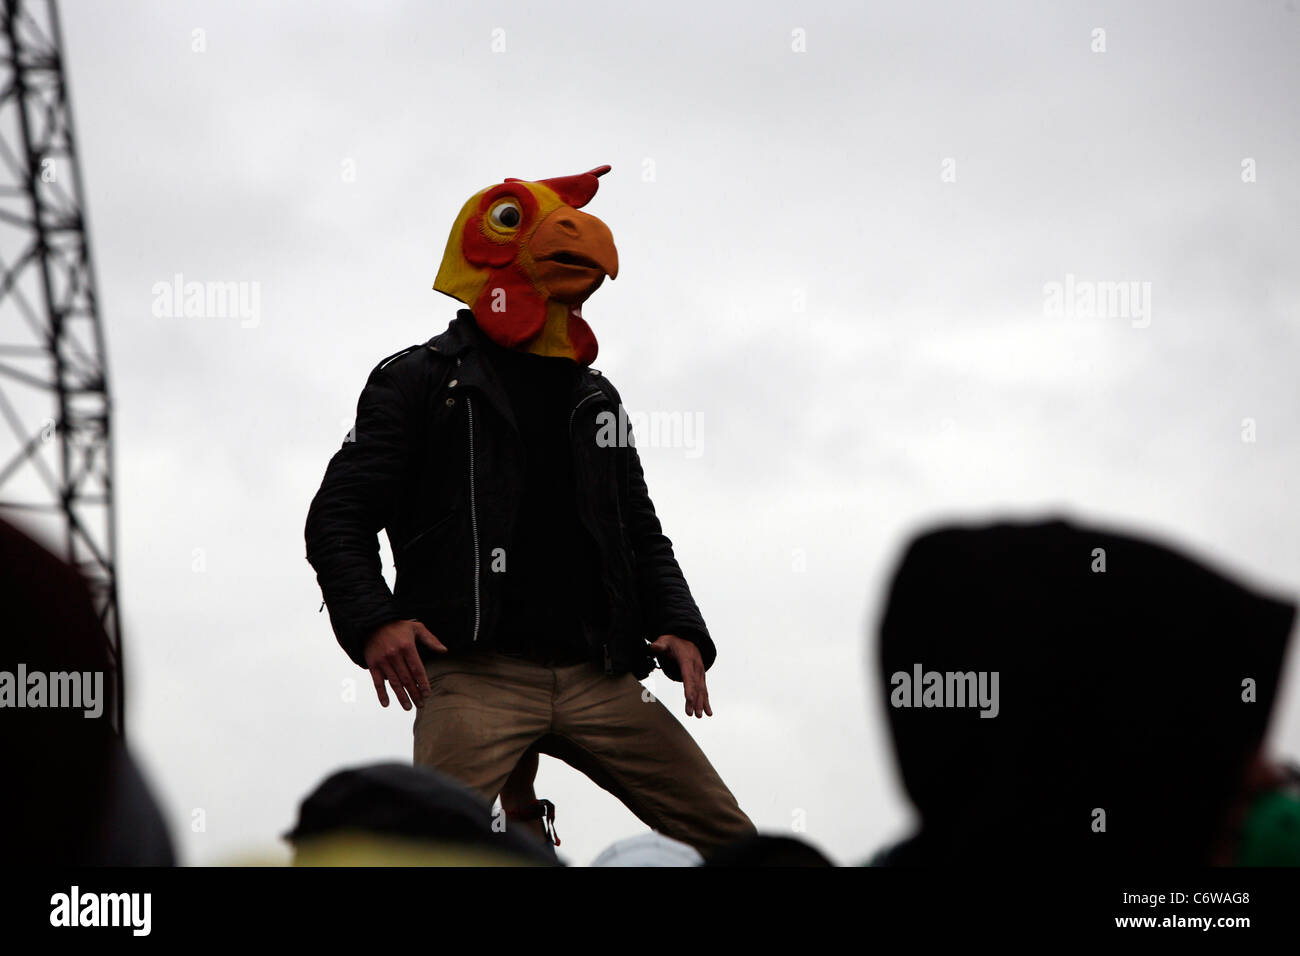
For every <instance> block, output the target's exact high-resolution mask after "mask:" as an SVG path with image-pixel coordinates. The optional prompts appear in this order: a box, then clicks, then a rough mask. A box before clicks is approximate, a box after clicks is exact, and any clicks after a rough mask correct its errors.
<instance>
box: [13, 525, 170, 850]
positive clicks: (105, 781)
mask: <svg viewBox="0 0 1300 956" xmlns="http://www.w3.org/2000/svg"><path fill="white" fill-rule="evenodd" d="M0 622H2V623H0V767H2V768H3V784H0V819H3V820H4V821H6V829H5V837H4V850H3V855H4V859H5V860H6V862H9V863H39V864H51V865H59V864H70V865H113V866H132V865H158V866H167V865H171V864H172V863H173V862H174V858H173V855H172V847H171V841H170V839H169V837H168V835H167V828H166V826H165V825H164V823H163V820H162V816H161V814H160V813H159V811H158V807H157V804H155V803H154V800H153V797H152V796H151V795H150V793H149V790H148V787H147V786H146V785H145V782H144V781H143V779H142V778H141V776H140V774H139V772H138V770H137V769H136V767H135V764H134V763H133V762H132V760H131V758H130V756H129V755H128V753H127V751H126V748H125V747H124V746H123V744H122V741H121V739H120V738H119V737H118V735H117V733H116V731H115V730H114V729H113V727H112V723H111V721H112V714H113V713H114V709H115V707H116V703H115V700H114V697H113V693H114V681H113V679H112V671H111V670H110V663H111V662H110V658H109V651H108V638H107V636H106V635H105V633H104V629H103V627H102V626H101V624H100V622H99V618H98V616H97V615H96V613H95V609H94V606H93V604H92V602H91V597H90V592H89V590H88V589H87V587H86V582H85V581H84V580H83V579H82V577H81V575H80V574H78V573H77V572H76V571H75V570H74V569H73V568H71V567H70V566H68V565H67V564H65V563H64V562H63V561H61V560H60V559H59V558H57V557H55V556H54V555H53V554H51V553H50V552H49V551H47V550H45V548H43V547H41V546H40V545H39V544H37V543H36V542H35V541H33V540H32V539H31V538H29V537H27V535H25V534H23V533H22V532H21V531H19V530H18V529H17V528H15V527H13V526H12V525H10V524H8V523H6V522H4V521H0Z"/></svg>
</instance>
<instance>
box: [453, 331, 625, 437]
mask: <svg viewBox="0 0 1300 956" xmlns="http://www.w3.org/2000/svg"><path fill="white" fill-rule="evenodd" d="M427 344H428V346H429V348H431V349H433V350H434V351H435V352H437V353H438V354H439V355H445V356H447V357H448V358H452V359H455V360H456V371H455V372H454V373H453V378H455V379H456V381H457V384H458V386H461V387H465V388H473V389H475V390H477V391H479V392H481V393H482V394H483V395H485V396H486V397H487V399H488V401H490V402H491V403H492V404H493V405H494V406H495V407H496V409H497V411H498V412H500V413H501V415H502V416H503V417H504V418H505V419H506V421H508V422H509V423H510V425H511V427H513V428H514V429H516V430H518V428H519V425H518V423H517V422H516V421H515V415H514V411H513V410H512V409H511V407H510V400H509V398H508V397H507V396H506V393H505V389H504V388H503V387H502V385H501V383H500V381H499V380H498V379H497V375H496V372H495V370H494V369H493V368H492V365H491V362H489V361H484V360H483V357H484V353H485V352H488V351H489V349H488V346H489V345H490V344H491V340H490V339H488V337H487V335H486V334H485V333H484V332H483V330H482V329H481V328H479V325H478V322H477V321H476V320H475V318H474V313H473V312H471V311H470V310H469V309H460V310H458V311H457V312H456V317H455V318H454V319H452V320H451V324H450V325H448V326H447V329H446V331H445V332H442V333H440V334H439V335H435V336H434V337H433V338H432V339H430V340H429V342H428V343H427ZM595 374H599V373H595V372H593V371H592V370H591V369H589V368H582V369H581V370H580V374H579V375H578V381H577V385H576V387H575V391H574V402H575V403H576V402H578V401H581V400H582V397H583V396H585V395H586V394H588V393H589V392H591V390H592V387H593V384H594V383H593V382H592V377H593V375H595ZM602 394H603V391H602Z"/></svg>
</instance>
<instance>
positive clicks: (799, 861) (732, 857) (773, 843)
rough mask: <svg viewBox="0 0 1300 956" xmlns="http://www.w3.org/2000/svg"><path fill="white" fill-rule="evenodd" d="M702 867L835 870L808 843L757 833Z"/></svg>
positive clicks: (824, 857) (738, 842)
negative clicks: (786, 867)
mask: <svg viewBox="0 0 1300 956" xmlns="http://www.w3.org/2000/svg"><path fill="white" fill-rule="evenodd" d="M704 865H705V866H834V865H835V864H834V863H832V862H831V861H830V860H829V859H827V857H826V855H825V854H823V853H822V852H821V851H820V850H818V849H817V848H816V847H814V846H813V845H812V844H811V843H806V842H804V841H803V840H799V839H796V838H795V837H788V836H774V835H772V834H767V833H759V834H756V835H754V836H752V837H746V838H745V839H743V840H738V841H737V842H735V843H733V844H731V845H730V846H725V847H723V848H722V849H720V850H718V851H717V852H716V853H712V854H710V855H709V858H708V860H707V861H706V862H705V864H704Z"/></svg>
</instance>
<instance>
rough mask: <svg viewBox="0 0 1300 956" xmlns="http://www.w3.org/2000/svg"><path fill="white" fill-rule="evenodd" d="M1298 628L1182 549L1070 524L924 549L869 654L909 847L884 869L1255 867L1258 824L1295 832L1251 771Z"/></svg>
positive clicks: (920, 546)
mask: <svg viewBox="0 0 1300 956" xmlns="http://www.w3.org/2000/svg"><path fill="white" fill-rule="evenodd" d="M1294 615H1295V607H1294V605H1293V604H1291V603H1289V602H1287V601H1282V600H1278V599H1275V598H1270V597H1266V596H1263V595H1261V594H1258V593H1256V592H1254V591H1252V590H1250V589H1247V588H1246V587H1244V586H1242V585H1240V584H1238V583H1236V582H1234V581H1232V580H1230V579H1228V578H1227V577H1225V576H1224V575H1222V574H1220V573H1218V572H1216V571H1214V570H1211V569H1210V568H1208V567H1206V566H1205V565H1203V564H1202V563H1200V562H1198V561H1196V560H1193V559H1192V558H1190V557H1187V556H1185V555H1183V554H1180V553H1179V552H1177V551H1175V550H1172V549H1170V548H1167V547H1164V546H1161V545H1159V544H1156V543H1152V542H1149V541H1143V540H1139V539H1137V538H1134V537H1130V536H1127V535H1121V534H1114V533H1109V532H1106V531H1102V530H1095V529H1090V528H1082V527H1077V526H1075V525H1073V524H1069V523H1066V522H1064V521H1048V522H1043V523H1025V524H1012V523H1006V524H994V525H989V526H984V527H969V528H967V527H954V528H945V529H942V530H938V531H933V532H931V533H927V534H923V535H921V536H920V537H919V538H917V539H916V540H915V541H913V543H912V544H911V546H910V547H909V548H908V550H907V553H906V555H905V556H904V558H903V560H902V563H901V565H900V567H899V568H898V571H897V573H896V575H895V577H894V580H893V584H892V587H891V589H890V593H889V598H888V606H887V608H886V611H885V613H884V616H883V619H882V622H881V627H880V645H879V651H880V656H879V663H880V679H881V682H882V686H883V691H884V697H885V707H886V710H887V713H888V720H889V725H890V729H891V731H892V736H893V742H894V747H895V751H896V755H897V759H898V766H899V770H900V772H901V774H902V779H903V783H904V785H905V787H906V789H907V793H908V796H909V797H910V798H911V800H912V802H913V803H914V804H915V806H916V809H917V811H918V813H919V814H920V820H921V829H920V832H919V834H917V835H916V836H914V837H913V838H912V839H910V840H908V841H905V842H904V843H902V844H900V845H898V846H896V847H893V848H891V849H890V850H888V851H887V852H885V853H884V854H882V855H881V856H880V857H879V858H878V860H877V862H884V863H892V864H901V865H909V864H915V865H930V864H962V865H976V866H989V865H999V864H1012V863H1017V862H1025V861H1033V862H1043V863H1051V864H1054V865H1060V864H1067V865H1068V864H1104V865H1113V864H1135V863H1137V864H1141V863H1159V864H1172V865H1203V864H1205V863H1208V862H1249V861H1250V859H1249V857H1250V854H1249V853H1248V852H1245V851H1246V849H1247V848H1246V847H1245V846H1244V845H1243V842H1242V840H1241V835H1242V833H1243V832H1244V831H1245V830H1248V829H1249V827H1250V825H1251V824H1252V823H1253V825H1254V826H1255V828H1256V829H1259V828H1260V827H1264V828H1267V827H1268V826H1269V825H1274V826H1281V827H1282V829H1283V830H1285V828H1286V826H1287V825H1288V824H1287V823H1286V822H1285V821H1286V820H1287V819H1290V820H1292V821H1293V822H1294V821H1296V820H1297V819H1300V817H1297V816H1296V813H1297V812H1298V811H1300V803H1297V802H1294V798H1293V797H1290V796H1288V794H1287V792H1286V791H1285V789H1284V788H1283V783H1284V781H1283V776H1284V775H1283V774H1282V773H1281V772H1280V770H1279V769H1278V768H1276V767H1274V766H1273V765H1271V764H1270V763H1268V762H1267V761H1265V760H1264V759H1263V758H1262V755H1261V753H1260V746H1261V741H1262V740H1263V737H1264V732H1265V729H1266V727H1267V726H1268V722H1269V714H1270V710H1271V709H1272V707H1273V702H1274V699H1275V697H1276V696H1277V691H1278V681H1279V674H1280V672H1281V667H1282V661H1283V652H1284V648H1285V646H1286V644H1287V640H1288V638H1289V635H1290V632H1291V626H1292V622H1293V619H1294ZM929 674H938V675H941V677H942V678H943V680H942V683H941V684H940V685H939V686H936V681H935V680H934V679H932V678H930V677H928V676H927V675H929ZM949 674H956V675H961V676H959V677H957V678H949V677H947V676H946V675H949ZM994 674H996V675H997V679H996V682H994V680H993V679H992V675H994ZM968 675H974V676H973V679H972V677H970V676H968ZM981 681H982V683H981ZM927 694H928V695H929V696H928V698H927V696H926V695H927ZM959 695H960V696H963V697H964V698H965V705H964V706H958V705H957V704H958V701H957V698H958V696H959ZM972 697H974V698H975V701H974V704H973V705H972V704H971V698H972ZM936 702H937V703H939V704H943V705H944V706H935V704H936ZM982 713H985V714H987V715H988V716H981V714H982ZM1270 796H1271V797H1276V798H1278V799H1280V800H1281V803H1280V804H1278V803H1277V801H1276V800H1273V801H1271V802H1272V810H1271V812H1272V813H1273V821H1272V824H1269V823H1268V822H1267V821H1265V820H1263V819H1262V818H1261V816H1260V813H1261V810H1260V808H1261V807H1264V806H1266V805H1267V804H1269V803H1270V800H1268V799H1265V800H1263V802H1261V798H1262V797H1270ZM1288 800H1290V801H1291V802H1290V803H1289V804H1288V802H1287V801H1288ZM1288 806H1290V807H1291V810H1288V809H1287V807H1288ZM1279 821H1281V822H1279ZM1296 849H1300V847H1295V846H1293V850H1296Z"/></svg>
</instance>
